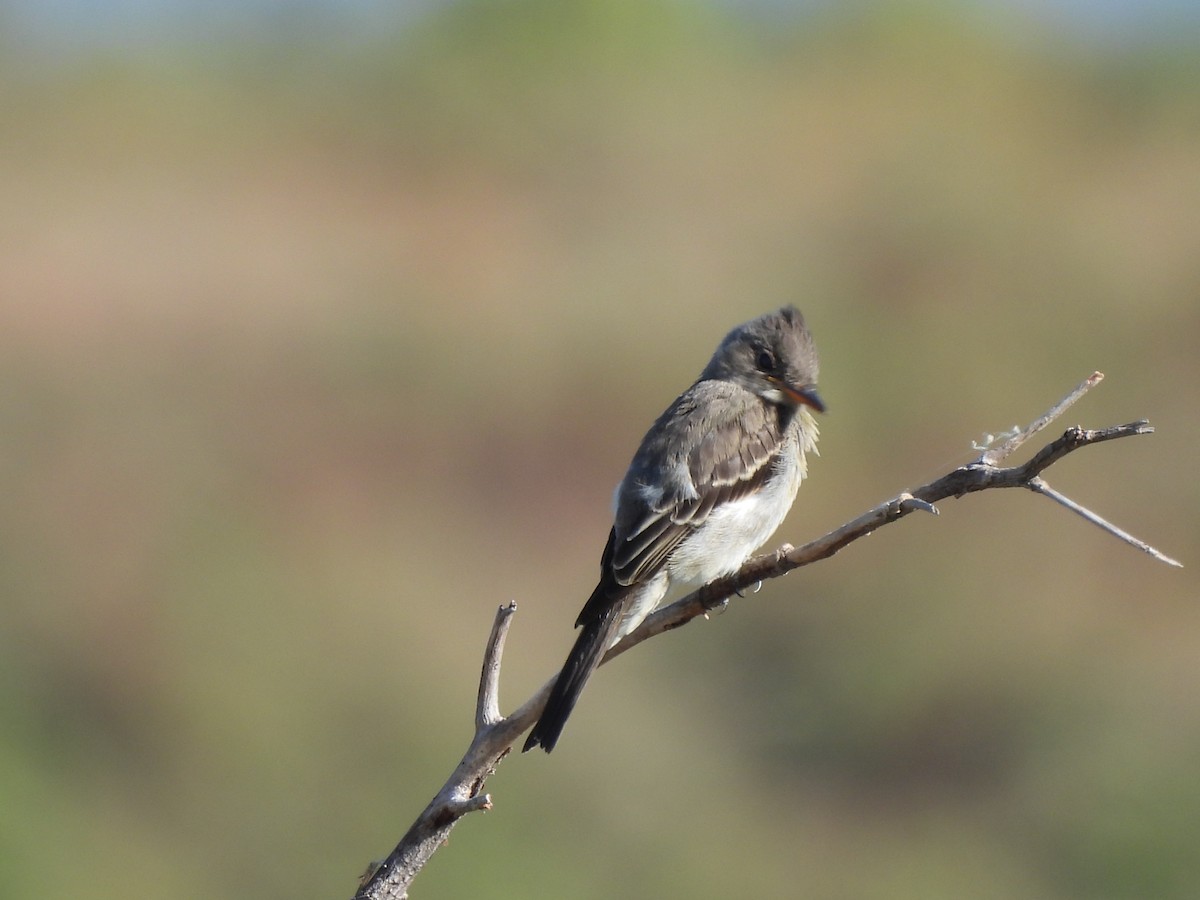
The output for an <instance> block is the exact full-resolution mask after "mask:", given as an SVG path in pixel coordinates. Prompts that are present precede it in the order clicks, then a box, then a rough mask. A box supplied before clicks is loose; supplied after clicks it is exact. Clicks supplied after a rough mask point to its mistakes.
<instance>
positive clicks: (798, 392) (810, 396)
mask: <svg viewBox="0 0 1200 900" xmlns="http://www.w3.org/2000/svg"><path fill="white" fill-rule="evenodd" d="M779 387H780V390H782V391H783V393H784V394H785V395H787V398H788V399H789V400H791V401H792V402H793V403H795V404H796V405H797V406H807V407H810V408H811V409H815V410H816V411H817V412H819V413H823V412H825V401H824V400H822V399H821V397H820V395H819V394H817V389H816V388H815V387H813V386H812V385H808V386H806V387H802V388H795V387H792V386H791V385H790V384H784V383H783V382H780V383H779Z"/></svg>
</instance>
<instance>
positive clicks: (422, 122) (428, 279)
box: [0, 0, 1200, 900]
mask: <svg viewBox="0 0 1200 900" xmlns="http://www.w3.org/2000/svg"><path fill="white" fill-rule="evenodd" d="M332 9H333V11H329V10H327V11H326V13H325V14H323V15H314V16H312V17H308V16H305V15H299V16H298V17H296V18H289V17H288V16H286V15H280V16H279V17H278V18H277V19H270V18H268V19H267V20H266V21H265V22H262V23H259V26H258V27H256V28H253V29H247V30H237V29H224V30H222V29H215V30H211V31H202V32H200V33H198V34H197V35H196V36H195V37H194V39H191V40H188V39H172V40H146V41H132V42H130V44H129V45H119V46H118V45H114V44H112V43H103V42H102V43H100V44H97V45H94V46H92V45H89V46H80V47H75V48H73V49H71V50H70V51H69V52H64V51H62V50H61V49H60V50H59V51H57V52H46V53H44V54H40V55H39V53H38V52H36V51H34V50H30V49H29V48H28V47H27V46H25V45H21V46H18V45H17V44H16V43H15V41H14V40H13V39H11V35H10V39H9V41H8V44H7V46H6V47H4V46H3V41H2V40H0V48H2V49H4V50H5V52H4V53H3V54H2V58H3V59H4V60H5V61H4V62H3V63H0V72H2V74H3V78H2V79H0V110H2V120H3V122H4V128H3V131H2V136H0V181H2V183H3V186H4V187H3V202H2V203H0V368H2V370H3V377H2V378H0V488H2V492H3V494H2V496H3V501H2V503H0V535H2V540H0V590H2V592H3V598H4V602H3V604H2V605H0V717H2V718H0V848H2V849H0V896H3V897H13V898H16V897H30V896H35V895H37V896H51V897H56V896H57V897H61V896H78V895H80V894H84V893H86V895H87V896H90V897H100V898H104V897H113V898H116V897H121V898H128V897H205V898H243V897H256V898H276V897H277V898H294V897H301V896H305V897H348V896H349V895H350V894H351V893H352V892H353V890H354V886H355V878H356V876H357V875H358V873H359V872H360V871H361V870H362V869H363V867H364V866H365V865H366V864H367V862H368V861H369V860H370V859H372V858H379V857H382V856H383V855H385V854H386V853H387V851H388V850H389V849H390V848H391V846H392V845H393V844H394V842H395V841H396V839H398V838H399V836H400V834H401V833H402V832H403V831H404V829H405V828H406V827H407V825H408V824H409V822H410V821H411V820H412V818H413V817H414V816H415V815H416V814H417V812H418V811H419V810H420V809H421V808H422V807H423V805H424V804H425V803H426V801H427V800H428V799H429V797H430V796H432V794H433V793H434V791H435V790H436V789H437V788H438V787H439V786H440V784H441V783H442V781H443V780H444V778H445V777H446V776H447V775H448V774H449V772H450V770H451V769H452V768H453V766H454V764H455V763H456V762H457V760H458V758H459V755H460V754H461V752H462V751H463V750H464V749H465V747H466V744H467V742H468V740H469V737H470V729H471V717H472V704H473V700H474V692H475V689H476V681H477V677H478V667H479V662H480V658H481V653H482V649H483V645H484V641H485V639H486V636H487V631H488V628H489V626H490V623H491V620H492V615H493V611H494V609H495V608H496V606H498V605H499V604H501V603H503V602H506V601H509V600H516V601H517V602H518V603H519V612H518V614H517V617H516V619H515V623H514V626H513V630H512V633H511V635H510V638H509V643H508V652H507V656H506V658H505V666H504V676H503V682H502V689H503V693H502V700H503V702H504V705H505V707H506V708H512V707H513V706H515V705H516V704H518V703H520V702H522V701H524V699H525V698H526V697H527V696H528V695H529V694H530V693H531V692H532V691H533V690H534V688H535V687H536V686H538V685H539V684H541V682H542V681H543V680H544V679H545V678H547V677H549V675H550V674H552V673H553V672H554V671H555V670H556V668H557V667H558V665H559V664H560V663H561V661H562V658H563V656H564V655H565V653H566V650H567V648H568V646H569V644H570V641H571V640H572V631H571V624H572V622H573V621H574V617H575V615H576V613H577V612H578V608H579V606H580V605H581V603H582V602H583V600H584V599H585V598H586V596H587V594H588V592H589V591H590V590H591V588H592V586H593V584H594V580H595V576H596V573H597V565H598V560H599V554H600V551H601V549H602V546H603V542H604V539H605V536H606V533H607V529H608V525H609V500H610V496H611V490H612V488H613V486H614V485H615V483H616V482H617V480H618V479H619V478H620V476H621V475H622V473H623V470H624V466H625V464H626V463H627V461H628V459H629V456H630V455H631V453H632V451H633V449H634V448H635V446H636V445H637V442H638V440H639V439H640V437H641V435H642V433H643V432H644V430H645V428H646V427H647V426H648V425H649V423H650V422H651V421H652V419H653V417H654V416H655V415H657V413H658V412H659V411H660V410H661V409H662V407H663V406H664V405H665V404H666V403H667V402H668V401H669V400H670V399H671V398H672V397H673V396H674V395H675V394H676V393H677V392H678V391H679V390H681V389H682V388H683V387H685V386H686V385H687V384H688V383H689V382H690V381H691V379H692V378H694V376H695V375H696V373H698V371H699V370H700V368H701V367H702V366H703V364H704V362H705V361H706V360H707V358H708V355H709V354H710V353H711V351H712V349H713V347H714V346H715V345H716V342H717V341H718V340H719V338H720V337H721V336H722V335H723V334H724V333H725V331H726V330H727V329H728V328H729V327H731V326H732V325H734V324H736V323H738V322H740V321H743V320H745V319H747V318H750V317H752V316H755V315H757V314H759V313H761V312H764V311H766V310H768V309H770V308H772V307H775V306H778V305H780V304H782V303H786V302H794V303H796V304H797V305H799V306H800V307H801V308H802V309H803V310H804V312H805V314H806V316H807V318H808V319H809V322H810V324H811V326H812V329H813V331H814V333H815V335H816V338H817V341H818V344H819V346H820V349H821V352H822V358H823V368H822V381H821V390H822V394H823V395H824V397H825V399H826V401H827V402H828V404H829V407H830V412H829V413H828V414H827V415H826V416H825V417H824V418H823V419H822V420H821V427H822V430H823V437H822V441H821V457H820V458H819V459H817V460H815V461H813V464H812V466H811V480H810V481H809V482H807V483H806V485H805V487H804V489H803V491H802V492H801V495H800V499H799V501H798V503H797V506H796V508H795V510H794V512H793V514H792V516H791V518H790V519H789V520H788V522H787V523H786V524H785V526H784V528H783V529H782V530H781V532H780V534H779V535H778V539H779V540H780V541H782V540H787V541H791V542H793V543H800V542H802V541H805V540H807V539H810V538H812V537H815V536H817V535H819V534H821V533H823V532H825V531H826V530H828V529H830V528H832V527H835V526H837V525H838V524H840V523H842V522H843V521H845V520H847V519H849V518H850V517H852V516H854V515H856V514H858V513H859V512H861V511H863V510H865V509H866V508H868V507H869V506H871V505H873V504H875V503H877V502H879V501H881V500H883V499H885V498H887V497H889V496H891V495H893V494H894V493H896V492H897V491H899V490H902V489H904V488H906V487H910V486H913V485H915V484H918V483H921V482H922V481H923V480H927V479H929V478H931V477H934V476H936V475H938V474H940V473H941V472H943V471H944V470H946V469H948V468H949V467H951V466H953V465H954V464H957V463H959V462H963V461H965V460H966V459H968V458H969V457H970V455H971V453H970V441H971V440H972V439H977V438H978V437H979V436H980V435H982V434H983V433H985V432H989V431H991V432H996V431H1000V430H1002V429H1005V428H1008V427H1011V426H1012V425H1013V424H1014V423H1024V422H1026V421H1029V420H1030V419H1032V418H1033V417H1035V416H1036V415H1038V414H1040V413H1041V412H1042V411H1043V410H1045V409H1046V408H1047V407H1048V406H1050V405H1051V404H1052V403H1053V402H1054V401H1055V400H1057V399H1058V398H1059V397H1061V396H1062V395H1063V394H1064V393H1066V391H1067V390H1068V389H1070V388H1071V387H1072V386H1074V385H1075V384H1076V383H1077V382H1078V381H1079V380H1080V379H1082V378H1083V377H1084V376H1086V375H1087V374H1088V373H1090V372H1091V371H1092V370H1094V369H1100V370H1102V371H1104V372H1105V373H1106V374H1107V376H1108V377H1107V380H1106V381H1105V382H1104V383H1103V385H1102V386H1100V387H1099V388H1097V389H1096V390H1095V391H1093V392H1092V393H1091V394H1090V395H1089V396H1088V397H1087V398H1086V399H1085V400H1084V401H1083V402H1082V403H1080V404H1079V405H1078V406H1077V407H1076V408H1075V409H1074V410H1073V411H1072V412H1071V413H1070V414H1069V415H1068V417H1067V420H1066V422H1065V424H1073V423H1076V422H1078V423H1080V424H1084V425H1088V426H1097V427H1098V426H1103V425H1109V424H1116V423H1119V422H1126V421H1130V420H1133V419H1136V418H1140V417H1147V418H1149V419H1150V420H1151V422H1153V423H1154V424H1155V425H1156V426H1157V428H1158V433H1157V434H1155V435H1154V436H1152V437H1147V438H1140V439H1137V440H1128V441H1121V442H1117V443H1115V444H1110V445H1106V446H1103V447H1097V448H1091V449H1087V450H1084V451H1083V452H1081V453H1079V454H1077V455H1074V456H1071V457H1070V458H1068V459H1067V460H1065V461H1063V462H1062V463H1061V464H1059V465H1058V466H1056V467H1055V468H1054V469H1053V470H1052V471H1051V472H1050V475H1049V480H1050V482H1051V483H1052V484H1054V485H1055V486H1057V487H1059V488H1060V489H1062V490H1064V491H1066V492H1067V493H1069V494H1071V495H1073V496H1074V497H1076V499H1078V500H1080V501H1082V502H1084V503H1087V504H1089V505H1091V506H1092V507H1093V508H1094V509H1096V510H1097V511H1098V512H1100V513H1102V514H1105V515H1109V516H1111V517H1112V518H1114V519H1115V520H1116V521H1117V522H1118V523H1120V524H1121V525H1123V526H1125V527H1127V528H1129V529H1130V530H1132V531H1133V532H1135V533H1136V534H1138V535H1139V536H1141V537H1143V538H1144V539H1146V540H1148V541H1150V542H1151V543H1154V544H1156V545H1158V546H1160V547H1161V548H1162V549H1163V550H1164V551H1166V552H1168V553H1170V554H1172V555H1174V556H1178V557H1180V558H1182V559H1183V560H1184V562H1185V563H1187V564H1188V566H1189V568H1185V569H1183V570H1174V569H1169V568H1167V567H1165V566H1162V565H1159V564H1157V563H1154V562H1153V561H1151V560H1150V559H1149V558H1148V557H1146V556H1143V555H1141V554H1139V553H1137V552H1136V551H1134V550H1132V549H1130V548H1127V547H1125V546H1123V545H1121V544H1119V543H1118V542H1116V541H1114V540H1113V539H1111V538H1109V537H1107V536H1105V535H1103V534H1102V533H1101V532H1100V531H1098V530H1097V529H1095V528H1092V527H1090V526H1088V525H1086V524H1085V523H1083V522H1082V521H1081V520H1078V519H1076V518H1075V517H1072V516H1070V515H1069V514H1068V513H1067V512H1065V511H1064V510H1062V509H1060V508H1058V507H1057V506H1055V505H1053V504H1051V503H1048V502H1046V501H1045V500H1043V499H1040V498H1037V497H1034V496H1033V495H1025V494H1017V493H1011V494H1010V493H1001V492H993V493H988V494H983V495H976V496H973V497H970V498H967V499H965V500H962V501H950V502H947V503H945V504H943V506H942V515H941V517H940V518H937V519H934V518H932V517H915V518H912V519H909V520H906V521H904V522H903V523H899V524H897V525H895V526H892V527H889V528H887V529H885V530H884V531H882V532H880V533H879V534H877V535H875V536H873V537H872V538H871V539H870V540H868V541H864V542H860V543H857V544H855V545H853V546H852V547H851V548H849V549H847V550H846V551H844V552H843V553H842V554H841V555H839V556H837V557H836V558H834V559H832V560H830V561H828V562H826V563H823V564H821V565H819V566H815V567H813V568H810V569H806V570H804V571H802V572H797V573H793V574H791V575H790V576H788V577H787V578H785V579H782V580H779V581H774V582H771V583H769V584H767V585H766V586H765V587H764V588H763V590H762V591H761V592H760V593H758V594H755V595H753V596H750V597H747V598H746V599H745V600H743V601H739V602H736V603H735V604H733V605H732V607H731V608H730V609H729V610H728V611H727V612H726V613H725V614H724V615H721V616H719V617H715V618H714V620H713V621H711V622H708V623H704V622H699V623H695V624H693V625H692V626H690V627H688V628H686V629H684V630H682V631H680V632H676V633H674V634H671V635H668V636H664V637H662V638H661V639H659V640H656V641H654V642H652V643H650V644H647V645H645V646H643V647H642V648H640V649H639V650H638V651H637V652H635V653H631V654H629V655H628V656H625V657H623V658H622V659H621V660H620V662H619V664H617V665H614V666H612V667H610V668H606V669H605V670H604V671H603V672H602V673H601V674H600V675H599V676H598V677H597V678H596V679H595V681H594V682H593V684H592V685H591V686H590V687H589V690H588V692H587V695H586V697H585V699H584V701H583V702H582V703H581V705H580V707H579V709H578V712H577V714H576V715H575V717H574V718H573V720H572V722H571V726H570V728H569V729H568V731H567V733H566V735H565V736H564V740H563V742H562V744H561V745H560V747H559V749H558V750H557V751H556V752H555V753H554V755H553V756H551V757H546V756H543V755H542V754H528V755H524V756H516V757H513V758H510V759H508V760H506V762H505V763H504V765H503V766H502V767H501V769H500V771H499V772H498V773H497V774H496V775H495V777H494V778H493V779H492V780H491V782H490V783H489V785H488V787H489V790H490V791H491V792H492V794H493V796H494V798H495V801H496V808H495V810H494V811H492V812H490V813H487V814H486V815H475V816H472V817H470V818H469V819H467V820H466V821H464V822H463V823H462V824H461V825H460V826H459V828H458V829H457V830H456V831H455V832H454V836H453V839H452V841H451V842H450V844H449V846H448V847H446V848H444V849H443V850H442V851H441V852H440V853H439V854H438V855H437V856H436V857H435V859H434V860H433V862H432V864H431V865H430V866H429V867H428V869H427V870H426V871H425V872H424V873H423V874H422V876H421V877H420V879H419V880H418V881H417V883H416V889H415V891H414V896H418V897H428V898H449V897H463V896H477V897H563V898H599V897H612V896H633V897H671V898H675V897H679V898H682V897H726V896H741V897H754V896H761V897H783V896H809V897H821V898H864V900H867V898H879V900H896V898H901V900H903V898H924V900H928V898H962V897H972V898H991V897H996V898H1011V897H1022V898H1034V897H1036V898H1130V900H1133V898H1149V897H1155V898H1185V897H1188V898H1190V897H1195V896H1196V891H1197V889H1198V885H1200V853H1198V852H1197V836H1198V835H1200V690H1198V684H1197V682H1198V681H1200V604H1198V603H1197V600H1198V595H1200V590H1198V587H1200V584H1198V582H1197V576H1196V573H1197V571H1200V557H1198V555H1197V552H1196V551H1197V547H1198V546H1200V515H1198V514H1197V510H1198V509H1200V487H1198V484H1197V478H1196V464H1197V456H1198V454H1197V449H1196V448H1197V446H1200V413H1198V411H1197V389H1196V385H1197V383H1198V381H1200V354H1198V353H1197V339H1198V338H1200V42H1198V41H1197V40H1195V38H1196V35H1197V32H1196V31H1195V30H1185V29H1180V28H1175V29H1173V30H1172V29H1160V30H1152V31H1147V32H1139V33H1138V34H1137V35H1136V36H1135V37H1131V38H1129V39H1127V40H1125V39H1121V36H1120V35H1109V36H1107V37H1103V38H1097V37H1095V36H1094V35H1092V36H1088V35H1085V34H1082V33H1077V32H1075V31H1073V30H1072V28H1071V27H1070V23H1069V22H1066V23H1064V22H1057V23H1055V22H1054V21H1052V20H1053V17H1052V16H1051V17H1039V16H1037V15H1035V14H1034V12H1033V10H1031V9H1030V8H1025V10H1024V11H1023V12H1020V13H1018V12H1013V11H1009V12H1007V13H1005V12H1001V11H999V10H997V9H995V8H985V7H979V6H973V5H969V6H953V5H942V4H924V3H902V4H891V3H888V4H880V5H874V4H865V5H864V4H853V5H847V6H844V7H829V8H817V9H809V10H807V11H806V12H805V13H804V14H799V15H792V14H790V13H788V11H787V10H785V9H782V8H780V7H777V6H772V5H770V4H768V5H766V6H761V7H755V8H752V9H748V8H744V7H738V6H733V7H730V6H724V7H722V6H709V5H700V4H688V3H671V2H661V0H652V2H632V0H618V2H601V0H584V2H581V3H573V4H559V3H555V2H550V0H515V2H502V3H497V2H486V3H485V2H478V3H462V4H455V5H431V6H429V7H428V8H426V9H423V10H422V11H421V14H420V15H417V14H416V12H414V11H412V10H409V12H410V13H412V14H411V15H399V14H397V16H396V20H395V21H394V22H387V21H385V22H382V23H380V22H378V21H377V22H376V23H375V25H374V26H373V27H371V28H358V29H357V30H353V29H352V30H347V31H339V30H338V29H337V28H336V27H335V26H336V24H337V22H336V19H337V17H336V7H334V8H332ZM383 18H385V19H386V16H384V17H383ZM2 19H3V16H2V15H0V20H2ZM84 886H86V887H84Z"/></svg>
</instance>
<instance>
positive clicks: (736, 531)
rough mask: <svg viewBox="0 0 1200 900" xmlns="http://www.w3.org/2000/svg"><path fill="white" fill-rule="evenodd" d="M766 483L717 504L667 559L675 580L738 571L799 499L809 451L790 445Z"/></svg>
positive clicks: (704, 579)
mask: <svg viewBox="0 0 1200 900" xmlns="http://www.w3.org/2000/svg"><path fill="white" fill-rule="evenodd" d="M771 465H772V466H773V469H772V472H771V476H770V477H769V478H768V479H767V480H766V481H764V482H763V484H762V487H761V488H759V489H758V490H756V491H752V492H751V493H749V494H747V495H746V496H744V497H739V498H738V499H736V500H730V501H728V502H726V503H724V504H722V505H721V506H719V507H717V508H716V509H714V510H713V511H712V512H711V513H710V514H709V516H708V518H707V519H706V520H705V522H704V524H703V525H702V526H700V527H699V528H697V529H696V531H695V532H693V533H692V534H691V535H689V536H688V537H687V538H686V539H685V540H684V541H682V542H681V543H680V545H679V546H678V547H677V548H676V550H675V552H674V553H672V554H671V558H670V560H669V562H668V563H667V569H668V571H669V572H670V576H671V582H672V583H673V584H675V583H681V582H682V583H687V584H697V585H699V584H706V583H707V582H709V581H712V580H713V579H714V578H720V577H721V576H722V575H728V574H730V573H732V572H736V571H737V570H738V569H739V568H741V565H742V563H744V562H745V561H746V560H747V559H748V558H749V557H750V554H752V553H753V552H754V551H755V550H757V549H758V548H759V547H761V546H762V545H763V544H764V543H766V541H767V539H768V538H770V537H771V535H772V534H774V533H775V529H777V528H778V527H779V526H780V524H781V523H782V522H783V520H784V518H785V517H786V516H787V514H788V510H789V509H791V506H792V501H793V500H795V499H796V491H797V490H798V489H799V488H800V482H801V481H802V480H803V478H804V469H805V466H804V457H803V454H802V453H801V452H800V450H799V448H798V447H795V446H789V447H787V448H785V450H784V452H782V453H780V454H779V456H778V457H776V459H775V461H774V462H773V463H772V464H771Z"/></svg>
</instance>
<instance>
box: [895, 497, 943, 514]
mask: <svg viewBox="0 0 1200 900" xmlns="http://www.w3.org/2000/svg"><path fill="white" fill-rule="evenodd" d="M896 499H897V500H898V501H899V503H897V504H896V509H897V510H898V511H899V512H900V513H901V514H902V515H903V514H907V513H910V512H916V511H920V512H927V513H929V514H930V515H934V516H936V515H939V513H938V508H937V507H936V506H934V505H933V504H932V503H930V502H929V501H927V500H922V499H921V498H920V497H914V496H913V495H912V494H907V493H906V494H901V495H900V496H899V497H897V498H896Z"/></svg>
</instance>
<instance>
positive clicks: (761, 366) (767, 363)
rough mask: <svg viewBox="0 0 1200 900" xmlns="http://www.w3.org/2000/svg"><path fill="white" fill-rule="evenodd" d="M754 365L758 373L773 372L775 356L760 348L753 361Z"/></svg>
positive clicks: (764, 348)
mask: <svg viewBox="0 0 1200 900" xmlns="http://www.w3.org/2000/svg"><path fill="white" fill-rule="evenodd" d="M754 364H755V365H756V366H758V370H759V371H760V372H774V371H775V355H774V354H773V353H771V351H770V350H768V349H767V348H766V347H762V348H760V349H759V351H758V357H757V358H756V359H755V361H754Z"/></svg>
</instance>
